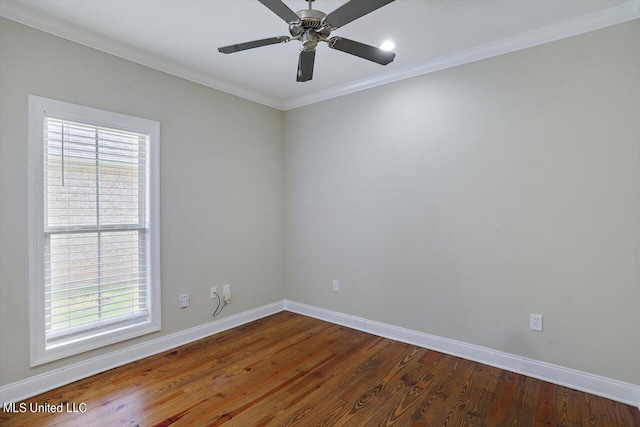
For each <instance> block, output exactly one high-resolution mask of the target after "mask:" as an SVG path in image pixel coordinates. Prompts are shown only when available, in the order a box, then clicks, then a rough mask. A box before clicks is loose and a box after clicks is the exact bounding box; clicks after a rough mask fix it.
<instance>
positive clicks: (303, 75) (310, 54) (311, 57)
mask: <svg viewBox="0 0 640 427" xmlns="http://www.w3.org/2000/svg"><path fill="white" fill-rule="evenodd" d="M315 60H316V51H315V50H303V51H301V52H300V57H299V58H298V78H296V81H298V82H306V81H309V80H311V79H312V78H313V63H314V62H315Z"/></svg>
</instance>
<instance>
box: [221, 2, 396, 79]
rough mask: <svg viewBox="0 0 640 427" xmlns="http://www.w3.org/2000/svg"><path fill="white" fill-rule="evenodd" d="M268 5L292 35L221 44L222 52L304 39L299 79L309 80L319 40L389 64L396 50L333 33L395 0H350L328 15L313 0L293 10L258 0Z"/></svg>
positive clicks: (330, 45) (347, 51)
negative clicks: (307, 5)
mask: <svg viewBox="0 0 640 427" xmlns="http://www.w3.org/2000/svg"><path fill="white" fill-rule="evenodd" d="M258 1H259V2H260V3H262V4H263V5H265V6H266V7H267V8H269V9H270V10H271V11H272V12H273V13H275V14H276V15H278V16H279V17H280V18H282V19H283V20H284V21H285V22H286V23H287V24H289V33H290V34H291V37H289V36H278V37H270V38H267V39H261V40H254V41H250V42H246V43H240V44H233V45H230V46H224V47H221V48H218V51H219V52H221V53H235V52H240V51H242V50H247V49H253V48H256V47H262V46H268V45H272V44H278V43H287V42H289V41H291V40H299V41H300V42H301V43H302V49H301V50H300V56H299V58H298V76H297V78H296V80H297V81H299V82H306V81H309V80H311V79H312V78H313V64H314V61H315V57H316V46H317V45H318V42H325V43H327V44H328V45H329V47H330V48H332V49H336V50H340V51H342V52H345V53H348V54H350V55H355V56H359V57H360V58H364V59H367V60H369V61H373V62H376V63H378V64H381V65H387V64H388V63H390V62H391V61H393V59H394V58H395V56H396V54H395V53H393V52H387V51H384V50H382V49H379V48H377V47H374V46H369V45H367V44H364V43H360V42H357V41H354V40H349V39H345V38H344V37H331V38H329V35H330V34H331V32H332V31H334V30H336V29H338V28H340V27H342V26H343V25H345V24H348V23H349V22H351V21H355V20H356V19H358V18H361V17H362V16H364V15H366V14H368V13H371V12H373V11H374V10H376V9H379V8H381V7H382V6H385V5H387V4H389V3H391V2H392V1H394V0H351V1H349V2H347V3H345V4H344V5H342V6H341V7H339V8H338V9H336V10H334V11H333V12H331V13H329V14H328V15H327V14H326V13H324V12H322V11H320V10H317V9H313V8H312V7H311V3H312V2H313V1H314V0H307V2H308V3H309V8H308V9H303V10H300V11H298V12H294V11H292V10H291V9H289V7H288V6H287V5H285V4H284V3H283V2H282V1H281V0H258Z"/></svg>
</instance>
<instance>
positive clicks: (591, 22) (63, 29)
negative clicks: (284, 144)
mask: <svg viewBox="0 0 640 427" xmlns="http://www.w3.org/2000/svg"><path fill="white" fill-rule="evenodd" d="M0 16H3V17H5V18H7V19H11V20H13V21H16V22H19V23H21V24H24V25H27V26H30V27H33V28H36V29H38V30H41V31H44V32H47V33H50V34H53V35H55V36H58V37H62V38H64V39H67V40H71V41H74V42H76V43H79V44H82V45H84V46H88V47H90V48H92V49H97V50H100V51H103V52H106V53H109V54H111V55H114V56H117V57H120V58H123V59H126V60H129V61H132V62H135V63H137V64H140V65H144V66H146V67H150V68H153V69H156V70H159V71H162V72H165V73H168V74H171V75H174V76H177V77H181V78H183V79H186V80H189V81H192V82H195V83H198V84H201V85H204V86H207V87H210V88H212V89H216V90H219V91H222V92H226V93H228V94H231V95H234V96H237V97H240V98H244V99H247V100H249V101H253V102H256V103H258V104H262V105H266V106H269V107H272V108H276V109H278V110H282V111H287V110H292V109H294V108H299V107H303V106H305V105H310V104H315V103H317V102H321V101H326V100H328V99H332V98H336V97H339V96H343V95H348V94H350V93H355V92H359V91H362V90H365V89H370V88H374V87H377V86H382V85H385V84H388V83H393V82H397V81H400V80H404V79H409V78H411V77H416V76H420V75H423V74H429V73H433V72H435V71H440V70H445V69H447V68H452V67H456V66H459V65H463V64H468V63H471V62H475V61H481V60H483V59H488V58H492V57H495V56H499V55H503V54H506V53H510V52H515V51H518V50H522V49H526V48H529V47H534V46H539V45H542V44H545V43H550V42H553V41H556V40H561V39H564V38H567V37H572V36H577V35H580V34H584V33H588V32H590V31H595V30H599V29H602V28H606V27H609V26H612V25H616V24H621V23H624V22H628V21H632V20H634V19H638V18H640V1H637V0H629V1H627V2H625V3H623V4H621V5H619V6H615V7H612V8H609V9H605V10H601V11H599V12H595V13H592V14H589V15H584V16H581V17H579V18H575V19H572V20H569V21H564V22H561V23H559V24H555V25H551V26H548V27H544V28H541V29H538V30H534V31H530V32H527V33H524V34H519V35H517V36H513V37H508V38H505V39H501V40H497V41H495V42H491V43H487V44H484V45H481V46H477V47H473V48H469V49H465V50H462V51H459V52H455V53H452V54H450V55H444V56H440V57H437V58H433V59H430V60H428V61H424V62H422V63H419V64H416V65H413V66H409V67H404V68H400V69H398V70H395V71H391V72H387V73H384V74H378V75H376V76H374V77H371V78H366V79H362V80H357V81H354V82H350V83H347V84H344V85H340V86H336V87H333V88H330V89H326V90H322V91H318V92H314V93H311V94H309V95H304V96H301V97H297V98H292V99H288V100H285V101H282V100H280V99H276V98H273V97H270V96H267V95H265V94H261V93H258V92H255V91H253V90H248V89H246V88H244V87H242V86H239V85H235V84H232V83H229V82H227V81H224V80H221V79H216V78H214V77H211V76H210V75H208V74H206V73H204V72H202V71H199V70H194V69H192V68H189V67H185V66H183V65H181V64H179V63H176V62H174V61H170V60H168V59H166V58H161V57H158V56H157V55H152V54H149V53H147V52H144V51H143V50H141V49H136V48H134V47H131V46H129V45H126V44H125V43H120V42H116V41H114V40H109V39H108V38H106V37H104V36H102V35H99V34H97V33H94V32H92V31H88V30H80V29H78V28H76V27H72V26H69V25H66V24H64V23H63V22H62V21H60V20H57V19H53V18H51V17H50V16H48V15H46V14H44V13H41V12H38V11H34V10H28V9H25V7H24V6H22V5H21V4H20V3H19V2H7V1H2V2H0Z"/></svg>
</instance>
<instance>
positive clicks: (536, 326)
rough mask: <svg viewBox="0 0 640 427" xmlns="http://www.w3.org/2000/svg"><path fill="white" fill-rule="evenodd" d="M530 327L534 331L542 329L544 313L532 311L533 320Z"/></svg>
mask: <svg viewBox="0 0 640 427" xmlns="http://www.w3.org/2000/svg"><path fill="white" fill-rule="evenodd" d="M529 327H530V328H531V330H533V331H542V314H533V313H531V320H530V324H529Z"/></svg>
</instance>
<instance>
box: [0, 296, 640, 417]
mask: <svg viewBox="0 0 640 427" xmlns="http://www.w3.org/2000/svg"><path fill="white" fill-rule="evenodd" d="M283 310H287V311H291V312H293V313H298V314H302V315H305V316H309V317H314V318H316V319H320V320H324V321H327V322H331V323H335V324H338V325H343V326H346V327H349V328H352V329H357V330H359V331H363V332H367V333H370V334H373V335H377V336H380V337H384V338H389V339H392V340H395V341H400V342H404V343H407V344H412V345H416V346H419V347H424V348H428V349H431V350H435V351H439V352H442V353H446V354H451V355H453V356H458V357H462V358H464V359H468V360H473V361H476V362H479V363H484V364H486V365H490V366H495V367H497V368H501V369H506V370H508V371H512V372H516V373H519V374H523V375H527V376H530V377H533V378H538V379H541V380H544V381H548V382H550V383H554V384H558V385H562V386H566V387H570V388H573V389H576V390H580V391H584V392H587V393H592V394H595V395H597V396H602V397H606V398H608V399H611V400H615V401H618V402H622V403H626V404H628V405H633V406H636V407H638V408H640V386H638V385H635V384H630V383H626V382H623V381H618V380H613V379H610V378H606V377H601V376H598V375H594V374H589V373H587V372H581V371H578V370H575V369H571V368H565V367H562V366H557V365H553V364H550V363H545V362H540V361H537V360H532V359H528V358H526V357H521V356H516V355H513V354H509V353H504V352H501V351H496V350H492V349H490V348H486V347H480V346H477V345H473V344H467V343H464V342H460V341H455V340H452V339H448V338H442V337H438V336H435V335H430V334H426V333H424V332H418V331H414V330H411V329H406V328H401V327H398V326H393V325H389V324H386V323H381V322H376V321H373V320H368V319H364V318H361V317H357V316H352V315H349V314H344V313H339V312H336V311H331V310H326V309H324V308H319V307H314V306H311V305H307V304H302V303H298V302H294V301H289V300H283V301H279V302H275V303H272V304H268V305H265V306H262V307H258V308H255V309H252V310H248V311H245V312H243V313H238V314H235V315H233V316H229V317H226V318H224V319H220V320H217V321H215V322H211V323H207V324H204V325H200V326H196V327H194V328H190V329H187V330H185V331H181V332H176V333H174V334H171V335H166V336H163V337H160V338H157V339H153V340H150V341H146V342H143V343H140V344H136V345H133V346H131V347H128V348H126V349H122V350H118V351H115V352H113V353H109V354H106V355H103V356H98V357H93V358H91V359H88V360H84V361H82V362H78V363H74V364H72V365H69V366H65V367H63V368H59V369H55V370H52V371H49V372H46V373H44V374H40V375H36V376H33V377H30V378H27V379H25V380H22V381H18V382H15V383H12V384H8V385H5V386H3V387H0V403H4V402H17V401H20V400H24V399H27V398H29V397H32V396H35V395H38V394H40V393H44V392H45V391H49V390H52V389H54V388H57V387H60V386H63V385H65V384H69V383H72V382H74V381H77V380H80V379H83V378H87V377H89V376H91V375H95V374H98V373H100V372H104V371H107V370H109V369H112V368H116V367H118V366H122V365H124V364H127V363H130V362H134V361H136V360H140V359H144V358H145V357H149V356H152V355H154V354H158V353H162V352H163V351H167V350H171V349H173V348H175V347H179V346H181V345H184V344H188V343H190V342H193V341H196V340H199V339H202V338H205V337H208V336H210V335H214V334H217V333H219V332H222V331H226V330H227V329H231V328H235V327H236V326H240V325H244V324H245V323H249V322H252V321H254V320H258V319H261V318H263V317H266V316H269V315H271V314H275V313H278V312H280V311H283Z"/></svg>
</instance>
